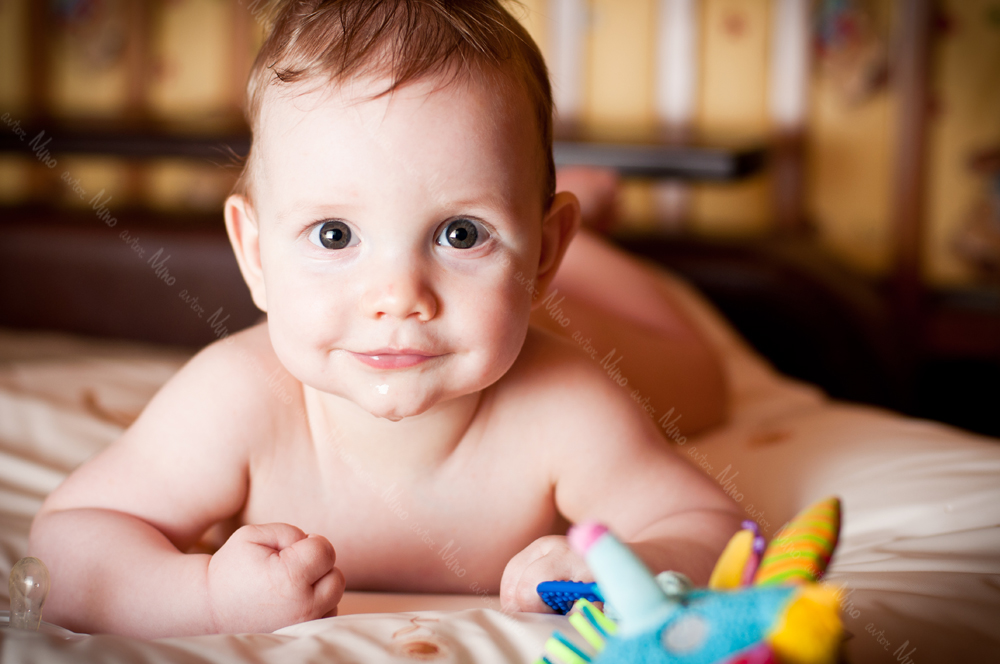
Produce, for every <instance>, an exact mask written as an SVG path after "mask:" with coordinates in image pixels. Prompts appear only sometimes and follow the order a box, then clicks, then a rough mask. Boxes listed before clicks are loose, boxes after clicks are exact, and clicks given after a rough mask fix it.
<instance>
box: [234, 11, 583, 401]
mask: <svg viewBox="0 0 1000 664" xmlns="http://www.w3.org/2000/svg"><path fill="white" fill-rule="evenodd" d="M247 92H248V103H247V117H248V120H249V122H250V125H251V128H252V130H253V136H254V139H253V147H252V150H251V154H250V156H249V158H248V161H247V164H246V167H245V170H244V173H243V175H242V176H241V178H240V181H239V184H238V186H237V189H236V192H235V193H234V195H233V196H231V197H230V198H229V199H228V200H227V202H226V225H227V228H228V230H229V233H230V238H231V240H232V242H233V246H234V249H235V251H236V255H237V259H238V261H239V263H240V268H241V270H242V271H243V275H244V277H245V279H246V281H247V283H248V285H249V286H250V290H251V293H252V295H253V298H254V301H255V302H256V303H257V305H258V306H259V307H260V308H261V309H262V310H264V311H267V312H268V325H269V330H270V335H271V341H272V345H273V346H274V349H275V352H276V353H277V355H278V357H279V359H280V360H281V361H282V363H283V364H284V365H285V367H286V368H287V369H288V370H289V371H290V372H291V373H292V374H293V375H294V376H295V377H296V378H298V379H299V380H301V381H302V382H303V383H305V384H307V385H310V386H312V387H314V388H316V389H318V390H320V391H323V392H327V393H330V394H335V395H338V396H341V397H344V398H347V399H349V400H350V401H353V402H354V403H356V404H357V405H359V406H360V407H362V408H364V409H365V410H367V411H368V412H370V413H372V414H375V415H378V416H381V417H388V418H391V419H398V418H401V417H406V416H409V415H416V414H419V413H422V412H424V411H426V410H427V409H429V408H431V407H432V406H434V405H435V404H438V403H442V402H444V401H447V400H450V399H453V398H456V397H459V396H463V395H468V394H471V393H475V392H478V391H479V390H481V389H483V388H484V387H486V386H488V385H490V384H492V383H493V382H495V381H496V380H498V379H499V378H500V377H501V376H502V375H503V374H504V373H505V372H506V371H507V370H508V369H509V368H510V366H511V365H512V364H513V362H514V360H515V359H516V358H517V355H518V353H519V352H520V348H521V345H522V344H523V341H524V338H525V335H526V332H527V326H528V315H529V313H530V310H531V308H532V306H533V305H537V303H538V302H539V295H540V294H541V293H542V292H543V291H544V289H545V287H546V286H547V284H548V283H549V281H550V280H551V279H552V277H553V275H554V273H555V270H556V268H557V267H558V265H559V261H560V260H561V258H562V255H563V252H564V251H565V249H566V246H567V245H568V243H569V240H570V239H571V237H572V234H573V232H574V231H575V229H576V226H577V225H578V223H579V210H578V205H577V203H576V200H575V198H574V197H573V196H572V195H571V194H567V193H561V194H554V183H555V174H554V169H553V165H552V149H551V148H552V129H551V113H552V101H551V93H550V90H549V84H548V79H547V76H546V72H545V65H544V62H543V60H542V57H541V54H540V53H539V51H538V48H537V47H536V46H535V45H534V43H533V42H532V41H531V39H530V37H529V36H528V34H527V33H526V31H525V30H524V29H523V28H522V27H521V26H520V25H519V24H518V23H517V21H516V20H515V19H514V18H513V17H512V16H511V15H510V14H509V13H507V12H506V11H505V10H504V9H503V7H501V6H500V4H499V3H498V2H496V1H490V0H478V1H474V0H464V1H463V2H461V3H458V2H449V1H448V0H386V1H382V2H375V1H374V0H341V1H333V2H321V1H319V0H312V1H301V0H300V1H293V2H286V3H282V4H281V5H280V6H279V8H278V11H277V13H276V15H275V18H274V20H273V30H272V32H271V34H270V36H269V37H268V39H267V41H266V42H265V44H264V46H263V48H262V49H261V52H260V55H259V56H258V58H257V61H256V62H255V64H254V68H253V70H252V72H251V76H250V82H249V85H248V90H247Z"/></svg>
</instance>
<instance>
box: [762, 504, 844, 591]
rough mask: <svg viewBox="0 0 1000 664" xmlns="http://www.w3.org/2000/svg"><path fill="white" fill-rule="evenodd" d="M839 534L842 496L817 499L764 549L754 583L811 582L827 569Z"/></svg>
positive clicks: (763, 584)
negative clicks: (840, 497)
mask: <svg viewBox="0 0 1000 664" xmlns="http://www.w3.org/2000/svg"><path fill="white" fill-rule="evenodd" d="M839 536H840V499H839V498H837V497H836V496H830V497H828V498H824V499H823V500H820V501H817V502H815V503H813V504H812V505H810V506H809V507H807V508H806V509H804V510H803V511H801V512H799V514H798V515H797V516H796V517H795V518H794V519H792V520H791V521H789V522H788V523H787V524H786V525H785V527H784V528H782V529H781V531H780V532H779V533H778V534H777V535H775V537H774V539H773V540H771V543H770V544H769V545H768V547H767V550H766V551H764V556H763V558H762V559H761V561H760V566H759V567H758V568H757V573H756V574H755V575H754V585H761V586H765V585H774V584H779V583H811V582H814V581H817V580H818V579H820V578H821V577H822V576H823V573H824V572H825V571H826V566H827V565H828V564H829V562H830V558H831V557H832V556H833V550H834V548H836V546H837V539H838V537H839Z"/></svg>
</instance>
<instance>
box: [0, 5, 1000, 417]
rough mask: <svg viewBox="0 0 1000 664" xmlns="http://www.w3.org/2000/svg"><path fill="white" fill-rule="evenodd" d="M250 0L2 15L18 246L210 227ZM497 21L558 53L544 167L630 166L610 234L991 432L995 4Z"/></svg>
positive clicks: (599, 11)
mask: <svg viewBox="0 0 1000 664" xmlns="http://www.w3.org/2000/svg"><path fill="white" fill-rule="evenodd" d="M265 4H266V3H265V2H263V0H148V1H140V0H0V222H2V223H3V225H4V227H5V228H7V229H14V228H16V229H17V230H16V231H15V230H9V231H8V236H7V237H8V239H9V238H12V237H15V236H16V237H21V236H20V235H16V234H17V233H22V234H23V233H24V232H27V231H25V230H24V229H25V228H29V227H45V226H46V225H51V224H57V225H59V226H58V227H59V228H60V229H69V230H68V231H66V232H72V230H73V228H74V227H75V226H74V225H76V226H80V227H81V228H82V227H94V226H100V224H101V221H104V224H105V226H107V225H110V224H108V221H107V220H108V219H109V218H112V217H113V218H115V219H116V221H117V220H122V224H121V226H119V227H118V228H124V227H125V226H126V225H128V224H130V225H129V228H132V229H133V233H135V232H136V231H135V230H134V229H136V228H146V227H154V226H155V227H156V228H157V229H160V230H158V231H157V232H162V229H164V228H169V227H171V226H176V227H177V228H179V229H184V232H188V231H190V232H195V233H197V232H200V230H201V229H204V230H206V232H207V231H208V230H211V231H212V232H215V233H218V231H220V230H221V228H222V218H221V204H222V201H223V199H224V198H225V196H226V195H227V193H228V191H229V189H230V188H231V186H232V184H233V182H234V180H235V178H236V175H237V168H236V166H235V163H236V159H235V158H234V154H236V153H241V152H242V151H244V150H245V149H246V145H247V136H246V134H247V131H246V127H245V125H244V123H243V119H242V116H241V111H240V106H241V103H242V95H243V89H244V84H245V78H246V73H247V71H248V69H249V67H250V63H251V62H252V60H253V57H254V54H255V52H256V49H257V48H258V46H259V44H260V42H261V39H262V37H263V34H264V31H265V28H266V26H265V25H264V24H263V17H264V12H263V9H264V5H265ZM512 11H513V12H514V13H515V14H516V15H517V16H518V17H519V18H520V19H521V20H522V21H523V23H524V24H525V26H526V27H527V28H528V30H529V32H530V33H531V34H532V36H533V37H534V38H535V40H536V41H537V42H538V44H539V45H540V47H541V48H542V51H543V53H544V54H545V56H546V60H547V62H548V64H549V68H550V72H551V75H552V79H553V85H554V89H555V96H556V103H557V107H558V116H557V127H558V131H557V139H558V143H557V146H556V148H557V150H556V154H557V159H558V161H559V162H560V163H562V164H565V165H570V164H583V165H587V164H590V165H598V166H605V167H611V168H614V169H616V170H618V171H619V172H620V173H621V174H622V176H623V180H622V189H621V192H620V197H619V217H620V220H621V221H620V223H619V225H618V226H617V227H615V229H614V231H613V232H614V235H615V237H616V238H617V239H618V240H619V241H620V242H622V244H623V245H624V246H626V247H627V248H629V249H632V250H634V251H637V252H638V253H640V254H644V255H646V256H649V257H650V258H653V259H655V260H657V261H660V262H662V263H665V264H667V265H669V266H671V267H673V268H674V269H675V270H677V271H678V272H680V273H681V274H683V275H684V276H686V277H687V278H689V279H690V280H692V281H693V282H694V283H695V284H696V285H698V286H699V287H701V288H702V290H703V291H704V292H705V293H706V294H707V295H708V296H709V297H710V298H711V299H712V300H713V301H715V303H716V304H717V305H718V306H719V307H720V308H721V309H722V310H723V311H724V312H725V313H726V314H727V315H728V316H729V317H730V319H731V320H732V321H733V322H734V324H736V326H737V327H738V328H739V329H740V330H741V331H742V332H743V333H744V334H745V335H746V336H747V337H748V339H749V340H750V341H751V342H752V343H753V344H754V345H755V346H756V347H757V348H758V349H759V350H761V351H762V352H763V353H764V354H766V355H767V356H768V357H769V358H771V360H772V361H773V362H774V363H775V364H776V365H777V366H778V367H779V368H781V369H782V370H784V371H786V372H788V373H791V374H792V375H796V376H799V377H801V378H804V379H807V380H810V381H813V382H817V383H819V384H820V385H821V386H823V387H824V388H825V389H826V390H827V391H828V392H830V393H831V394H833V395H834V396H838V397H843V398H849V399H854V400H859V401H867V402H870V403H874V404H879V405H886V406H891V407H893V408H897V409H900V410H903V411H905V412H909V413H912V414H917V415H922V416H927V417H932V418H936V419H941V420H944V421H948V422H951V423H954V424H957V425H959V426H963V427H966V428H970V429H974V430H977V431H983V432H988V433H992V434H994V435H1000V0H936V1H934V2H931V1H930V0H812V1H810V0H524V2H522V3H521V4H520V5H516V6H512ZM95 217H96V218H95ZM149 232H150V233H151V232H153V231H149ZM10 233H14V235H10ZM67 237H68V236H67ZM147 237H148V234H147ZM121 239H122V240H123V242H122V243H120V244H121V246H119V247H118V249H119V250H123V251H127V250H128V247H127V242H128V239H127V238H121ZM2 242H4V240H3V239H2V237H0V243H2ZM7 244H8V247H7V250H6V254H4V256H5V258H6V259H8V263H10V265H12V264H14V263H17V261H22V262H26V261H27V259H26V258H25V256H27V253H25V252H26V250H21V249H17V250H15V249H14V248H13V247H14V243H13V240H9V241H8V242H7ZM147 244H148V243H147ZM19 246H20V245H19ZM25 246H26V245H25ZM80 246H83V245H82V244H81V245H80ZM178 251H179V250H178ZM3 252H4V250H3V249H2V248H0V253H3ZM177 255H178V256H179V255H180V254H177ZM147 257H148V256H144V257H143V261H142V262H145V260H144V259H145V258H147ZM33 260H34V259H33ZM178 260H179V259H175V264H176V263H177V262H178ZM11 261H13V263H11ZM25 264H26V263H25ZM10 265H8V269H7V271H6V272H0V275H3V279H2V281H0V288H2V289H3V291H4V294H3V297H4V298H5V303H7V304H5V306H6V307H7V313H5V314H2V316H3V317H2V318H0V324H2V325H10V326H15V327H63V328H65V329H68V330H69V331H74V332H83V333H91V334H120V335H121V336H125V337H129V336H131V337H135V338H145V339H148V340H154V341H168V342H180V343H190V344H197V343H203V342H206V341H209V340H211V338H201V337H197V336H193V337H185V336H183V335H181V334H175V335H170V334H167V333H161V332H157V333H156V334H151V333H140V332H136V331H135V330H134V329H132V328H128V326H125V327H121V328H120V329H119V328H115V329H111V328H107V329H105V328H102V327H101V326H100V325H99V324H97V323H87V324H86V325H80V324H77V325H75V326H74V325H69V324H56V323H53V321H55V320H56V318H58V317H55V318H53V315H52V314H51V313H45V314H42V313H39V312H38V311H36V310H35V309H38V308H39V305H38V304H37V300H30V301H29V298H27V297H25V296H24V295H23V292H22V291H23V290H24V289H25V288H28V290H31V288H30V286H25V284H24V283H23V282H22V281H21V280H20V279H19V276H18V275H19V274H20V273H16V272H14V271H13V270H14V268H13V267H10ZM227 265H228V264H227ZM227 269H228V268H227ZM230 271H231V270H230ZM147 272H148V271H147ZM160 276H161V277H162V275H160ZM230 276H231V275H230ZM146 277H149V275H143V278H146ZM149 278H152V279H156V278H157V277H156V276H152V277H149ZM227 278H228V277H227ZM161 280H162V279H161ZM40 288H41V287H39V289H40ZM9 302H15V304H9ZM31 302H36V304H34V305H33V304H31ZM17 303H20V304H17ZM15 305H16V306H15ZM18 307H20V308H18ZM32 307H34V309H33V308H32ZM15 309H16V311H14V310H15ZM12 312H13V313H12ZM248 315H249V314H248ZM108 316H112V315H111V314H110V313H109V314H106V315H105V318H107V317H108ZM112 317H113V316H112ZM88 325H89V327H88ZM147 327H150V326H147ZM161 327H162V326H161ZM202 332H204V330H202ZM157 335H159V336H157ZM203 336H204V335H203Z"/></svg>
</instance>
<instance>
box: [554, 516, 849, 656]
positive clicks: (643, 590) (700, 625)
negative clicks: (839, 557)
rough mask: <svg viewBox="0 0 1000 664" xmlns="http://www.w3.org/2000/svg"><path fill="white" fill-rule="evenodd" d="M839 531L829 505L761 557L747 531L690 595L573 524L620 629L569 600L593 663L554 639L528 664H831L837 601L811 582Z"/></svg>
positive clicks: (576, 543) (614, 543) (600, 535)
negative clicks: (542, 652)
mask: <svg viewBox="0 0 1000 664" xmlns="http://www.w3.org/2000/svg"><path fill="white" fill-rule="evenodd" d="M839 531H840V501H839V500H838V499H837V498H827V499H825V500H822V501H819V502H817V503H815V504H814V505H812V506H811V507H809V508H808V509H806V510H804V511H803V512H801V513H800V514H799V515H798V516H797V517H796V518H795V519H793V520H792V521H790V522H789V523H788V524H787V525H785V527H784V528H782V530H781V531H780V532H779V533H778V534H777V535H776V536H775V538H774V540H772V542H771V544H770V545H769V546H767V547H766V548H765V546H764V539H763V538H762V537H761V536H760V534H759V532H758V531H757V526H756V524H754V523H753V522H745V523H744V529H743V530H741V531H740V532H738V533H737V534H736V535H734V536H733V538H732V539H731V540H730V542H729V544H728V545H727V546H726V549H725V550H724V551H723V553H722V556H720V558H719V560H718V562H717V563H716V566H715V569H714V571H713V572H712V576H711V580H710V581H709V587H708V588H691V587H690V586H689V585H687V584H685V583H684V581H685V579H684V578H683V576H682V575H677V574H672V573H669V572H667V573H664V574H661V575H660V577H657V578H654V577H653V575H652V574H651V573H650V572H649V570H648V569H647V568H646V567H645V566H644V565H643V564H642V562H640V561H639V559H638V558H636V557H635V555H634V554H633V553H632V551H631V550H630V549H629V548H628V547H627V546H626V545H624V544H623V543H622V542H620V541H619V540H618V539H617V538H615V536H614V535H612V534H611V533H610V532H608V530H607V528H605V527H604V526H602V525H600V524H597V523H583V524H579V525H577V526H575V527H574V528H573V529H571V530H570V533H569V539H570V544H571V546H573V548H574V549H575V550H576V551H577V552H578V553H580V554H581V555H583V556H584V558H585V559H586V560H587V564H588V565H589V566H590V569H591V571H593V573H594V577H595V578H596V580H597V589H598V590H599V591H600V596H601V597H603V598H604V600H605V602H606V605H605V608H606V609H607V610H609V612H610V610H611V609H613V613H614V614H615V615H616V616H617V617H618V620H617V621H614V622H613V621H611V620H610V619H609V618H608V616H606V615H604V614H603V613H602V612H601V611H600V610H598V609H597V607H595V606H594V605H593V604H592V603H591V602H590V601H589V600H586V599H580V600H577V602H576V603H575V604H574V606H573V610H572V611H571V612H570V614H569V621H570V624H571V625H572V626H573V627H574V628H575V629H576V630H577V632H579V633H580V636H582V637H583V639H584V640H585V641H586V642H587V643H588V644H589V645H590V647H591V648H592V649H593V650H594V651H595V654H593V655H592V654H589V653H588V652H586V651H585V650H584V649H583V648H581V647H579V646H577V645H575V644H574V643H573V642H572V641H571V640H570V639H568V638H567V637H565V636H564V635H562V634H560V633H558V632H556V633H555V634H553V636H552V638H550V639H549V641H548V643H546V645H545V650H546V654H545V655H544V656H542V657H541V658H540V659H539V660H538V661H537V662H536V664H556V663H557V662H562V663H563V664H583V663H585V662H597V663H598V664H640V663H643V664H646V663H649V664H653V663H656V662H662V663H664V664H666V663H670V664H674V663H677V664H680V663H684V664H768V663H771V664H832V663H833V662H835V661H836V660H837V654H838V651H839V647H840V641H841V633H842V627H841V623H840V616H839V601H838V597H839V594H838V591H837V590H836V589H835V588H833V587H830V586H828V585H826V584H822V583H818V580H819V579H820V577H821V576H822V575H823V572H824V571H825V570H826V566H827V564H828V563H829V561H830V557H831V555H832V554H833V549H834V547H835V546H836V544H837V537H838V534H839ZM658 580H659V581H660V583H657V581H658Z"/></svg>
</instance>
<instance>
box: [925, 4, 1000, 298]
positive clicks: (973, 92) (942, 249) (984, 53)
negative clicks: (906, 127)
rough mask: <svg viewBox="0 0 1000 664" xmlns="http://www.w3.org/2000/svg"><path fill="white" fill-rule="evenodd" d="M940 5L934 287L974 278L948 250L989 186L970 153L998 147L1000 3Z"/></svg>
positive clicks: (930, 175)
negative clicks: (944, 22) (943, 28)
mask: <svg viewBox="0 0 1000 664" xmlns="http://www.w3.org/2000/svg"><path fill="white" fill-rule="evenodd" d="M941 4H942V6H943V8H944V10H945V12H946V13H947V14H948V15H949V17H950V21H951V24H952V30H951V32H950V34H947V35H946V36H945V37H944V38H942V39H941V40H940V41H939V43H938V45H937V50H936V52H935V58H934V73H933V78H932V83H931V90H932V93H933V94H934V97H935V100H936V101H935V104H934V109H935V112H934V113H933V115H932V119H931V122H930V135H929V137H928V138H929V140H928V149H929V150H930V155H931V159H930V163H929V168H928V171H927V191H926V198H925V201H926V213H925V221H926V229H927V233H926V243H925V248H926V251H925V253H924V256H925V261H926V265H927V268H928V271H929V273H930V275H931V277H932V278H933V279H934V280H935V281H937V282H946V283H960V282H964V281H967V280H968V277H969V275H968V272H967V269H966V267H965V265H963V264H962V263H961V262H960V261H959V260H958V259H957V258H956V256H955V255H954V254H953V253H952V252H951V250H950V246H951V243H952V241H953V237H954V235H955V232H956V231H957V229H958V227H959V226H960V225H961V224H962V223H963V222H964V218H965V217H966V215H967V214H968V210H969V207H970V205H971V204H972V201H974V200H975V199H976V197H977V196H980V195H982V187H983V184H982V180H981V178H977V177H975V176H974V175H973V174H972V173H971V172H970V171H969V168H968V166H967V163H968V160H969V155H970V154H971V153H972V152H974V151H976V150H982V149H983V148H985V147H988V146H993V147H996V146H998V145H1000V3H997V2H996V1H995V0H994V1H991V0H946V1H945V2H942V3H941Z"/></svg>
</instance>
